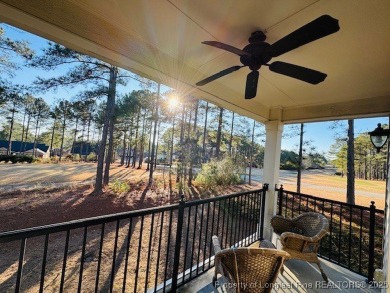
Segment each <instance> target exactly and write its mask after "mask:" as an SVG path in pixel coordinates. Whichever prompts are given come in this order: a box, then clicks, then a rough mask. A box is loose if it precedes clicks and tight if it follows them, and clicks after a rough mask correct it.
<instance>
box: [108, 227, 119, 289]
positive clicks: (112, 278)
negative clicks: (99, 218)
mask: <svg viewBox="0 0 390 293" xmlns="http://www.w3.org/2000/svg"><path fill="white" fill-rule="evenodd" d="M119 224H120V221H119V220H117V221H116V228H115V240H114V251H113V253H112V266H111V277H110V293H112V288H113V287H114V280H115V264H116V250H117V246H118V236H119V235H118V234H119Z"/></svg>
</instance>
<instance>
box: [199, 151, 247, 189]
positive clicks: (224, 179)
mask: <svg viewBox="0 0 390 293" xmlns="http://www.w3.org/2000/svg"><path fill="white" fill-rule="evenodd" d="M239 173H242V169H241V167H240V166H238V165H237V164H236V163H234V162H233V160H232V159H231V158H230V157H226V158H224V159H222V160H219V161H218V160H212V161H211V162H210V163H206V164H202V170H201V171H200V172H199V174H198V175H197V176H196V179H195V182H194V183H195V185H197V186H200V187H203V188H213V187H216V186H227V185H234V184H240V183H242V180H241V178H240V175H239Z"/></svg>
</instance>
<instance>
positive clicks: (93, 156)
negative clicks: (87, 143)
mask: <svg viewBox="0 0 390 293" xmlns="http://www.w3.org/2000/svg"><path fill="white" fill-rule="evenodd" d="M96 160H97V156H96V154H95V153H94V152H92V153H89V155H88V156H87V162H96Z"/></svg>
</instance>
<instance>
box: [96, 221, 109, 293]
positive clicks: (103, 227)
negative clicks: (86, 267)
mask: <svg viewBox="0 0 390 293" xmlns="http://www.w3.org/2000/svg"><path fill="white" fill-rule="evenodd" d="M105 227H106V223H103V224H102V229H101V231H100V246H99V258H98V264H97V269H96V282H95V293H97V292H99V290H98V289H99V277H100V266H101V263H102V252H103V243H104V230H105Z"/></svg>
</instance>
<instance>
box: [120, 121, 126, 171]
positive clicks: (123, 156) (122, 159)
mask: <svg viewBox="0 0 390 293" xmlns="http://www.w3.org/2000/svg"><path fill="white" fill-rule="evenodd" d="M125 127H126V126H125ZM126 139H127V135H126V130H124V131H123V151H122V158H121V166H123V165H124V164H125V156H126Z"/></svg>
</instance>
